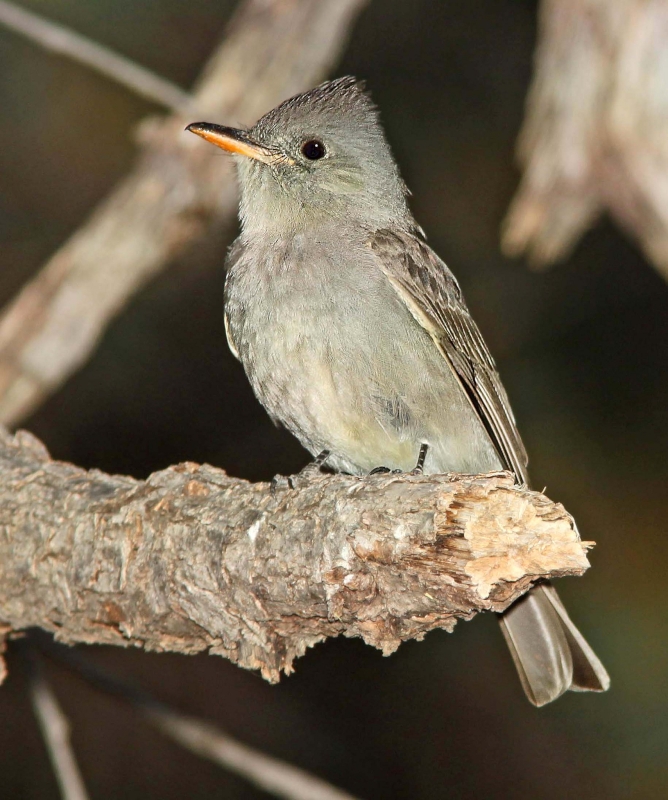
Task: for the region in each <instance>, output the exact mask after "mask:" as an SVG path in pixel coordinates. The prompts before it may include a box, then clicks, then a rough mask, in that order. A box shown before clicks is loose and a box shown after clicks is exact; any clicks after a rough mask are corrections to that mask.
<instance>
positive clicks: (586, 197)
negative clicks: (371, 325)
mask: <svg viewBox="0 0 668 800" xmlns="http://www.w3.org/2000/svg"><path fill="white" fill-rule="evenodd" d="M539 26H540V27H539V41H538V47H537V50H536V62H535V74H534V78H533V83H532V86H531V89H530V92H529V97H528V101H527V109H526V118H525V121H524V125H523V128H522V131H521V133H520V137H519V145H518V158H519V161H520V163H521V165H522V168H523V178H522V182H521V184H520V187H519V189H518V191H517V194H516V195H515V198H514V200H513V202H512V204H511V207H510V210H509V212H508V216H507V217H506V220H505V223H504V227H503V236H502V245H503V249H504V250H505V252H506V253H507V254H508V255H520V254H522V253H526V254H527V255H528V256H529V258H530V260H531V261H532V262H533V263H534V264H535V265H537V266H547V265H549V264H551V263H553V262H554V261H557V260H559V259H563V258H564V257H565V256H567V255H568V253H569V252H570V251H571V250H572V248H573V247H574V246H575V244H576V243H577V241H578V240H579V239H580V237H581V236H582V234H583V233H584V232H585V231H586V230H587V229H588V228H590V227H591V226H592V225H593V224H594V222H595V221H596V219H597V217H598V216H599V215H600V214H602V213H604V212H608V213H610V214H611V215H612V217H613V218H614V219H615V221H616V222H618V223H619V224H620V225H621V227H622V228H624V229H625V230H626V231H628V232H629V233H630V234H631V236H632V237H633V238H635V239H636V240H637V241H638V242H639V243H640V245H641V247H642V248H643V250H644V252H645V254H646V256H647V258H648V260H649V261H650V262H651V263H652V264H653V265H654V266H655V267H656V269H657V270H658V271H659V272H660V273H661V274H662V275H663V276H664V278H666V279H668V202H666V197H667V196H668V113H667V111H668V58H667V57H666V53H667V47H666V42H667V41H668V3H666V2H665V0H615V2H600V0H543V2H542V4H541V9H540V17H539Z"/></svg>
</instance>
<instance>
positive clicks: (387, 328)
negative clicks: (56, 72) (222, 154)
mask: <svg viewBox="0 0 668 800" xmlns="http://www.w3.org/2000/svg"><path fill="white" fill-rule="evenodd" d="M187 130H189V131H192V132H193V133H196V134H197V135H199V136H201V137H202V138H204V139H206V140H207V141H209V142H212V143H213V144H215V145H217V146H218V147H221V148H222V149H223V150H226V151H228V152H231V153H233V154H235V160H236V163H237V167H238V172H239V180H240V185H241V203H240V217H241V234H240V235H239V237H238V239H237V240H236V242H235V243H234V244H233V245H232V248H231V249H230V253H229V256H228V264H227V267H228V271H227V278H226V284H225V327H226V331H227V339H228V342H229V345H230V348H231V350H232V352H233V353H234V354H235V356H236V357H237V358H239V359H240V361H241V363H242V364H243V366H244V368H245V370H246V374H247V375H248V378H249V380H250V382H251V384H252V387H253V390H254V391H255V394H256V395H257V397H258V399H259V400H260V402H261V403H262V404H263V405H264V407H265V408H266V409H267V411H268V412H269V414H270V416H271V417H272V419H273V420H274V421H275V422H277V423H280V424H281V425H284V426H285V427H286V428H288V430H290V431H292V433H293V434H294V435H295V436H296V437H297V438H298V439H299V441H300V442H301V443H302V444H303V445H304V447H306V449H307V450H309V451H310V452H311V453H313V454H314V455H316V456H320V461H324V460H325V459H326V461H327V464H328V465H329V466H331V467H332V468H334V469H336V470H341V471H344V472H348V473H351V474H353V475H364V474H367V473H369V472H370V471H373V470H374V469H375V468H377V467H379V466H382V467H385V468H388V469H393V470H394V469H396V470H401V471H410V470H412V469H413V468H414V467H415V465H416V463H418V461H419V463H420V466H421V467H422V468H423V469H424V472H426V473H442V472H467V473H478V472H489V471H493V470H498V469H509V470H511V471H512V472H514V473H515V475H516V476H517V480H518V481H519V482H522V483H527V482H528V477H527V470H526V467H527V456H526V452H525V449H524V446H523V444H522V440H521V439H520V435H519V433H518V431H517V428H516V425H515V419H514V417H513V413H512V411H511V408H510V404H509V402H508V397H507V395H506V392H505V390H504V388H503V386H502V384H501V380H500V378H499V375H498V373H497V371H496V367H495V364H494V360H493V359H492V356H491V354H490V352H489V350H488V349H487V346H486V344H485V342H484V341H483V338H482V336H481V334H480V331H479V330H478V328H477V326H476V324H475V322H474V321H473V319H472V318H471V315H470V313H469V311H468V308H467V307H466V303H465V302H464V298H463V297H462V293H461V290H460V288H459V285H458V283H457V281H456V279H455V277H454V276H453V274H452V273H451V272H450V270H449V269H448V267H447V266H446V265H445V264H444V263H443V262H442V261H441V259H440V258H439V257H438V256H437V255H436V254H435V253H434V252H433V250H432V249H431V248H430V247H429V245H428V244H427V243H426V242H425V238H424V234H423V232H422V230H421V228H420V227H419V226H418V224H417V223H416V221H415V219H414V218H413V216H412V214H411V212H410V210H409V208H408V205H407V203H406V195H407V189H406V186H405V184H404V183H403V181H402V179H401V177H400V175H399V170H398V168H397V165H396V163H395V161H394V158H393V157H392V154H391V152H390V148H389V145H388V143H387V141H386V139H385V135H384V133H383V130H382V128H381V126H380V123H379V120H378V113H377V110H376V108H375V106H374V105H373V103H372V101H371V100H370V98H369V97H368V95H367V94H366V93H365V92H364V90H363V86H362V85H361V84H360V83H359V82H357V81H356V80H355V79H354V78H350V77H346V78H340V79H338V80H335V81H331V82H328V83H323V84H321V85H320V86H318V87H316V88H315V89H313V90H311V91H309V92H306V93H304V94H300V95H297V96H296V97H293V98H292V99H290V100H287V101H285V102H284V103H281V105H279V106H278V107H277V108H275V109H273V111H270V112H269V113H268V114H266V115H265V116H264V117H262V119H260V120H259V121H258V122H257V123H256V124H255V125H254V126H253V127H252V128H250V129H249V130H247V131H245V130H238V129H234V128H227V127H223V126H221V125H215V124H211V123H208V122H197V123H194V124H192V125H189V126H188V128H187ZM500 621H501V627H502V629H503V633H504V636H505V638H506V641H507V643H508V646H509V648H510V652H511V653H512V656H513V660H514V662H515V666H516V667H517V670H518V672H519V675H520V679H521V681H522V685H523V687H524V690H525V692H526V694H527V696H528V698H529V700H530V701H531V702H532V703H534V704H535V705H538V706H541V705H544V704H545V703H549V702H550V701H551V700H554V699H556V698H557V697H559V696H560V695H561V694H563V692H565V691H566V690H568V689H572V690H575V691H604V690H605V689H607V688H608V686H609V682H610V681H609V678H608V675H607V673H606V671H605V668H604V667H603V665H602V664H601V662H600V661H599V659H598V658H597V657H596V655H595V654H594V652H593V651H592V649H591V648H590V647H589V645H588V644H587V642H586V641H585V639H584V637H583V636H582V634H581V633H580V632H579V631H578V630H577V628H576V627H575V625H574V624H573V623H572V622H571V620H570V618H569V616H568V614H567V613H566V610H565V609H564V607H563V605H562V604H561V602H560V600H559V597H558V596H557V593H556V592H555V590H554V588H552V586H551V585H549V584H542V585H538V586H536V587H535V588H533V589H532V590H531V591H530V592H529V593H528V594H527V595H525V596H524V597H523V598H521V599H520V600H519V601H517V602H516V603H515V604H514V605H513V606H511V608H510V609H509V610H508V611H506V612H505V613H504V614H503V615H502V616H501V617H500Z"/></svg>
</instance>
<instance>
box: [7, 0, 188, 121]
mask: <svg viewBox="0 0 668 800" xmlns="http://www.w3.org/2000/svg"><path fill="white" fill-rule="evenodd" d="M0 24H1V25H4V26H5V27H6V28H9V29H10V30H12V31H14V32H15V33H20V34H21V35H22V36H25V37H26V38H28V39H30V41H31V42H34V43H35V44H38V45H40V46H41V47H43V48H45V49H46V50H50V51H51V52H53V53H58V54H59V55H62V56H66V57H67V58H71V59H72V60H73V61H78V62H79V63H80V64H84V65H85V66H87V67H89V68H90V69H93V70H95V71H96V72H99V73H101V74H102V75H104V76H106V77H107V78H111V79H112V80H114V81H116V82H117V83H120V84H121V85H122V86H125V87H126V88H128V89H130V90H131V91H133V92H134V93H135V94H138V95H140V96H141V97H144V98H146V99H147V100H150V101H151V102H153V103H157V104H158V105H161V106H165V107H166V108H170V109H172V110H173V111H177V112H183V111H192V109H193V107H194V101H193V98H192V97H191V96H190V95H189V94H188V92H186V91H184V90H183V89H181V88H180V87H179V86H176V84H173V83H171V82H170V81H168V80H165V79H164V78H161V77H160V76H159V75H156V74H155V73H153V72H151V71H150V70H148V69H145V68H144V67H141V66H139V64H136V63H135V62H133V61H130V59H128V58H125V57H124V56H121V55H119V54H118V53H115V52H114V51H113V50H110V49H109V48H108V47H103V46H102V45H100V44H97V43H96V42H92V41H91V40H90V39H87V38H86V37H85V36H82V35H81V34H79V33H75V32H74V31H71V30H69V29H68V28H65V27H63V26H62V25H58V24H57V23H55V22H50V21H49V20H47V19H44V17H40V16H38V15H37V14H34V13H32V12H31V11H26V10H25V9H23V8H19V7H18V6H15V5H14V3H8V2H5V0H0Z"/></svg>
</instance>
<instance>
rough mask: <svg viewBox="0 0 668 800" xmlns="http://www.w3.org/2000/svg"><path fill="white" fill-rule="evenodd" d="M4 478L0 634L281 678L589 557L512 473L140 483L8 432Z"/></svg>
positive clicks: (0, 464) (389, 641)
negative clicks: (30, 631)
mask: <svg viewBox="0 0 668 800" xmlns="http://www.w3.org/2000/svg"><path fill="white" fill-rule="evenodd" d="M292 485H296V487H297V488H291V486H292ZM0 487H1V488H0V530H1V531H2V536H0V629H3V625H4V626H5V628H4V629H5V630H6V629H7V627H8V628H9V629H10V630H14V631H17V630H21V629H24V628H28V627H34V626H37V627H40V628H43V629H46V630H49V631H52V632H54V633H55V634H56V637H57V638H58V639H59V640H60V641H63V642H66V643H70V644H72V643H75V642H89V643H101V644H102V643H105V644H116V645H123V646H127V645H135V646H139V647H144V648H146V649H147V650H169V651H173V652H181V653H196V652H200V651H204V650H206V651H208V652H210V653H214V654H218V655H222V656H224V657H225V658H228V659H230V660H231V661H234V662H236V663H237V664H239V665H240V666H243V667H246V668H251V669H259V670H261V672H262V674H263V675H264V677H265V678H267V679H268V680H271V681H276V680H278V678H279V676H280V673H281V672H282V671H285V672H290V671H291V670H292V669H293V662H294V660H295V658H297V657H299V656H301V655H302V654H303V653H304V652H305V651H306V649H307V648H308V647H311V646H313V645H314V644H316V643H317V642H320V641H322V640H324V639H326V638H328V637H332V636H339V635H341V634H343V635H344V636H359V637H361V638H363V639H364V641H366V642H367V643H368V644H372V645H374V646H375V647H378V648H380V649H381V650H382V651H383V652H384V653H385V654H389V653H391V652H393V651H394V650H395V649H396V648H397V647H398V646H399V644H400V643H401V642H402V641H404V640H407V639H421V638H422V637H423V636H424V635H425V634H426V633H427V632H428V631H430V630H433V629H434V628H445V629H447V630H451V629H452V628H453V627H454V624H455V621H456V620H457V619H458V618H462V619H470V618H471V617H472V616H474V615H475V614H476V613H478V612H479V611H485V610H493V611H501V610H503V609H505V608H506V607H507V606H508V605H509V604H510V603H511V602H512V601H513V600H515V599H517V597H519V596H520V595H521V594H522V593H523V592H525V591H526V590H527V589H528V588H529V587H530V586H531V584H532V583H533V582H535V581H536V580H537V579H540V578H546V577H555V576H560V575H580V574H582V573H583V572H584V571H585V569H587V567H588V562H587V558H586V550H587V547H588V546H589V544H590V543H586V542H581V541H580V538H579V536H578V533H577V529H576V528H575V525H574V522H573V520H572V518H571V517H570V515H569V514H568V513H567V512H566V511H565V510H564V508H563V507H562V506H561V505H559V504H555V503H553V502H552V501H551V500H549V499H548V498H547V497H545V496H544V495H542V494H539V493H537V492H532V491H529V490H528V489H525V488H521V487H517V486H515V485H513V481H512V477H511V476H510V474H509V473H496V474H491V475H482V476H466V475H432V476H428V477H427V476H411V475H389V476H373V477H368V478H356V477H352V476H346V475H316V476H310V477H308V478H307V477H304V476H298V478H296V479H295V480H294V481H293V482H292V483H291V482H288V481H286V480H285V479H282V480H280V481H277V482H275V484H274V485H273V486H271V485H269V484H266V483H257V484H250V483H248V482H246V481H243V480H238V479H234V478H230V477H228V476H227V475H226V474H225V473H224V472H222V471H221V470H218V469H215V468H213V467H210V466H207V465H202V466H199V465H196V464H189V463H186V464H181V465H178V466H175V467H170V468H169V469H166V470H164V471H162V472H157V473H155V474H153V475H152V476H150V477H149V479H148V480H147V481H137V480H133V479H131V478H127V477H122V476H112V475H105V474H103V473H101V472H98V471H95V470H93V471H90V472H86V471H84V470H82V469H78V468H77V467H74V466H72V465H69V464H63V463H60V462H54V461H51V460H50V459H49V456H48V453H47V452H46V451H45V450H44V448H43V446H42V445H41V444H40V443H39V442H37V440H36V439H34V438H33V437H32V436H30V434H27V433H20V434H17V436H16V437H14V438H12V437H11V436H9V435H8V434H6V433H4V434H3V435H2V437H1V438H0Z"/></svg>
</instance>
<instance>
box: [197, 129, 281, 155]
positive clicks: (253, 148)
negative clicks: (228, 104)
mask: <svg viewBox="0 0 668 800" xmlns="http://www.w3.org/2000/svg"><path fill="white" fill-rule="evenodd" d="M186 130H187V131H190V132H191V133H196V134H197V135H198V136H201V137H202V139H205V140H206V141H207V142H211V144H215V145H216V146H217V147H220V148H221V149H223V150H226V151H227V152H228V153H236V154H237V155H240V156H248V158H254V159H255V160H256V161H262V163H264V164H271V163H272V162H273V161H276V153H274V152H272V151H271V150H269V148H267V147H264V146H263V145H261V144H258V143H257V142H254V141H253V140H252V139H251V138H250V136H249V135H248V134H247V133H246V131H240V130H237V129H236V128H226V127H225V126H224V125H214V124H213V123H212V122H193V123H192V124H191V125H188V127H187V128H186Z"/></svg>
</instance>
